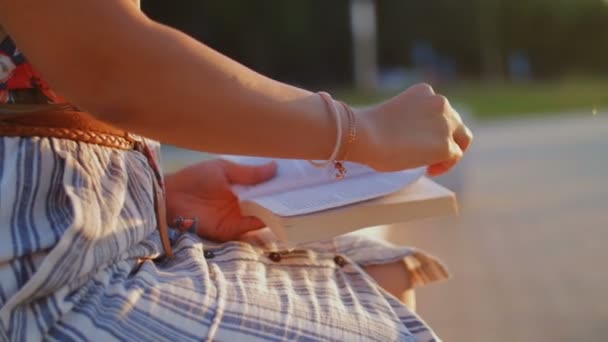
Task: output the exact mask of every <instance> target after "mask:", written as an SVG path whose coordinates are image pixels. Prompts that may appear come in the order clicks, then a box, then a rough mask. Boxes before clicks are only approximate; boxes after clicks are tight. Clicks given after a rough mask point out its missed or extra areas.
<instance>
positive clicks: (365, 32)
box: [143, 0, 608, 341]
mask: <svg viewBox="0 0 608 342" xmlns="http://www.w3.org/2000/svg"><path fill="white" fill-rule="evenodd" d="M143 5H144V9H145V11H146V12H147V13H148V15H150V16H151V17H152V18H154V19H157V20H159V21H161V22H164V23H167V24H169V25H171V26H174V27H177V28H179V29H181V30H183V31H185V32H187V33H189V34H191V35H192V36H194V37H196V38H197V39H199V40H201V41H203V42H204V43H206V44H208V45H210V46H211V47H213V48H215V49H217V50H219V51H221V52H222V53H224V54H226V55H228V56H230V57H232V58H234V59H236V60H237V61H239V62H241V63H243V64H245V65H247V66H249V67H251V68H253V69H254V70H257V71H259V72H261V73H263V74H265V75H268V76H270V77H273V78H275V79H278V80H281V81H285V82H288V83H291V84H295V85H298V86H302V87H305V88H308V89H310V90H321V89H322V90H329V91H331V92H332V93H333V94H334V95H335V96H336V97H338V98H340V99H343V100H346V101H348V102H349V103H351V104H354V105H366V104H370V103H374V102H375V101H380V100H382V99H385V98H387V97H389V96H391V95H394V94H396V93H398V92H399V91H400V90H403V89H405V88H406V87H408V86H409V85H412V84H414V83H417V82H427V83H430V84H431V85H433V87H434V88H435V89H436V91H437V92H438V93H441V94H444V95H446V96H447V97H448V98H449V99H450V100H451V102H452V104H453V105H454V107H456V108H457V109H458V110H459V112H460V113H461V115H462V116H463V117H464V118H465V121H466V122H467V123H468V124H469V125H470V126H471V127H472V129H473V131H474V133H475V138H476V140H475V143H474V144H473V145H474V146H473V147H472V149H471V151H470V153H469V154H468V155H467V156H466V157H465V159H464V160H463V162H462V163H461V165H459V166H458V167H457V168H456V169H455V170H454V171H453V172H451V173H450V174H449V175H447V176H443V177H441V178H439V179H438V181H440V182H441V183H443V184H444V185H446V186H448V187H449V188H451V189H453V190H454V191H456V193H457V194H458V197H459V203H460V208H461V215H460V217H458V218H445V219H438V220H429V221H424V222H415V223H408V224H405V225H396V226H393V227H389V228H385V229H375V230H371V231H369V232H368V233H370V234H381V235H383V236H384V237H385V238H388V239H390V240H391V241H393V242H396V243H399V244H408V245H413V246H416V247H420V248H424V249H425V250H427V251H429V252H431V253H433V254H435V255H437V256H439V257H441V258H442V259H443V260H444V261H445V262H446V263H447V264H448V266H449V268H450V270H451V271H452V273H453V279H451V280H450V281H448V282H444V283H440V284H434V285H430V286H428V287H425V288H422V289H420V290H419V291H418V298H419V299H418V302H419V313H420V314H421V315H422V317H423V318H424V319H426V320H427V321H428V322H429V323H430V324H431V326H433V327H434V328H435V329H436V330H437V332H438V333H439V335H440V336H442V337H443V338H444V339H445V340H446V341H572V340H576V341H579V340H581V341H582V340H584V341H607V340H608V301H607V298H606V292H607V291H606V290H607V289H608V272H607V271H606V266H605V262H606V261H608V248H606V247H605V245H606V244H607V243H608V170H607V169H608V112H607V111H606V109H607V108H608V1H607V0H459V1H453V0H426V1H414V0H382V1H374V0H350V1H349V0H332V1H323V0H290V1H285V0H264V1H245V0H222V1H219V0H215V1H212V0H197V1H186V0H182V1H174V2H167V1H150V0H148V1H144V2H143ZM159 48H160V47H159ZM163 157H164V165H165V168H166V169H167V170H169V171H171V170H175V169H177V168H178V167H181V166H183V165H185V164H187V163H192V162H194V161H197V160H200V159H204V158H208V156H207V155H205V154H200V153H194V152H189V151H184V150H179V149H175V148H173V147H170V146H166V147H165V155H164V156H163Z"/></svg>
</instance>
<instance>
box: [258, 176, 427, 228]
mask: <svg viewBox="0 0 608 342" xmlns="http://www.w3.org/2000/svg"><path fill="white" fill-rule="evenodd" d="M424 172H425V168H418V169H413V170H406V171H401V172H390V173H379V172H373V173H368V174H363V175H359V176H354V177H348V178H346V179H344V180H340V181H334V182H330V183H325V184H320V185H313V186H307V187H304V188H299V189H294V190H290V191H286V192H281V193H278V194H272V195H266V196H261V197H256V198H253V199H251V200H252V201H254V202H256V203H258V204H260V205H261V206H263V207H265V208H267V209H268V210H270V211H272V212H273V213H275V214H276V215H279V216H295V215H303V214H309V213H312V212H317V211H321V210H326V209H331V208H337V207H340V206H345V205H348V204H353V203H357V202H361V201H365V200H369V199H373V198H377V197H381V196H385V195H388V194H391V193H393V192H396V191H398V190H400V189H403V188H404V187H406V186H408V185H410V184H413V183H414V182H416V181H417V180H418V179H419V178H420V177H421V176H422V175H424Z"/></svg>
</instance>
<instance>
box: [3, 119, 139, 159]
mask: <svg viewBox="0 0 608 342" xmlns="http://www.w3.org/2000/svg"><path fill="white" fill-rule="evenodd" d="M0 136H5V137H41V138H58V139H69V140H74V141H80V142H84V143H88V144H95V145H101V146H105V147H111V148H117V149H121V150H131V149H133V148H134V147H135V142H136V140H135V139H134V138H133V136H131V135H130V134H129V133H128V132H126V131H123V130H119V129H117V128H115V127H112V126H110V125H108V124H106V123H103V122H101V121H99V120H97V119H95V118H94V117H93V116H92V115H91V114H88V113H84V112H78V111H40V112H34V113H19V114H3V115H0Z"/></svg>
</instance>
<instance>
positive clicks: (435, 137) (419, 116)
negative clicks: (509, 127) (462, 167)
mask: <svg viewBox="0 0 608 342" xmlns="http://www.w3.org/2000/svg"><path fill="white" fill-rule="evenodd" d="M356 114H357V120H358V123H357V129H358V133H357V136H358V138H357V141H356V142H355V145H354V146H353V147H352V148H353V152H352V153H353V154H352V156H353V160H354V161H357V162H360V163H364V164H366V165H369V166H371V167H373V168H374V169H376V170H378V171H398V170H404V169H410V168H415V167H420V166H428V173H429V175H431V176H436V175H440V174H442V173H445V172H447V171H448V170H450V169H451V168H452V167H453V166H454V165H456V164H457V163H458V161H460V159H461V158H462V155H463V153H464V152H465V151H466V150H467V148H468V147H469V145H470V144H471V141H472V140H473V135H472V133H471V131H470V130H469V129H468V128H467V127H466V126H465V125H464V123H463V122H462V120H461V118H460V116H459V115H458V113H457V112H456V111H455V110H454V109H453V108H452V107H451V106H450V103H449V101H448V100H447V99H446V98H445V97H443V96H441V95H437V94H435V92H434V91H433V88H431V87H430V86H429V85H427V84H417V85H414V86H412V87H410V88H408V89H407V90H405V91H404V92H403V93H401V94H399V95H397V96H395V97H393V98H392V99H390V100H388V101H386V102H384V103H382V104H380V105H377V106H374V107H371V108H366V109H360V110H357V111H356Z"/></svg>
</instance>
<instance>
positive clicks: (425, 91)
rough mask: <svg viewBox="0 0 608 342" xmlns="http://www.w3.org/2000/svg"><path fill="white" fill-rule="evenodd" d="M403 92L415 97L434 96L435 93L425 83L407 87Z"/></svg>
mask: <svg viewBox="0 0 608 342" xmlns="http://www.w3.org/2000/svg"><path fill="white" fill-rule="evenodd" d="M405 92H406V93H412V94H415V95H435V91H434V90H433V87H431V86H430V85H428V84H426V83H418V84H415V85H413V86H411V87H409V88H408V89H407V90H406V91H405Z"/></svg>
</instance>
